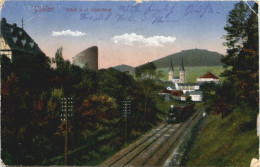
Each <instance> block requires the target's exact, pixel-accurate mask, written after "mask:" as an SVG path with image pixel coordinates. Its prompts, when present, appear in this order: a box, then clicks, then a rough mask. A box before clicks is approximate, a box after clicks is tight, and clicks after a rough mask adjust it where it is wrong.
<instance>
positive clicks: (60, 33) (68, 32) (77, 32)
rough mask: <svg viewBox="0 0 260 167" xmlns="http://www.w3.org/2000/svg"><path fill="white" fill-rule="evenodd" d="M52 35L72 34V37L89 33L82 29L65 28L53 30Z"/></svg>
mask: <svg viewBox="0 0 260 167" xmlns="http://www.w3.org/2000/svg"><path fill="white" fill-rule="evenodd" d="M51 35H52V36H54V37H58V36H72V37H81V36H84V35H87V34H86V33H83V32H80V31H77V30H76V31H71V30H63V31H52V33H51Z"/></svg>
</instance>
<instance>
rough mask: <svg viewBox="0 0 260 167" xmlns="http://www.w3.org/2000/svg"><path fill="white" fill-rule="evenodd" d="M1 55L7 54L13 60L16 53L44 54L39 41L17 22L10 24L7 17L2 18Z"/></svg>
mask: <svg viewBox="0 0 260 167" xmlns="http://www.w3.org/2000/svg"><path fill="white" fill-rule="evenodd" d="M0 24H1V34H0V41H1V43H0V55H5V56H7V57H8V58H9V59H10V60H11V62H13V61H14V58H15V56H16V55H21V54H26V55H38V54H44V53H43V52H42V51H41V49H40V48H39V47H38V45H37V43H35V42H34V40H33V39H32V38H31V37H30V36H29V35H28V34H27V33H26V31H25V30H24V29H23V24H22V27H18V26H17V24H16V23H14V24H8V23H7V21H6V19H5V18H2V19H1V23H0Z"/></svg>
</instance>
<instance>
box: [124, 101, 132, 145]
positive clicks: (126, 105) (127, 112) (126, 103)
mask: <svg viewBox="0 0 260 167" xmlns="http://www.w3.org/2000/svg"><path fill="white" fill-rule="evenodd" d="M130 115H131V100H128V99H127V100H123V111H122V116H123V117H124V118H125V143H126V142H127V117H128V116H130Z"/></svg>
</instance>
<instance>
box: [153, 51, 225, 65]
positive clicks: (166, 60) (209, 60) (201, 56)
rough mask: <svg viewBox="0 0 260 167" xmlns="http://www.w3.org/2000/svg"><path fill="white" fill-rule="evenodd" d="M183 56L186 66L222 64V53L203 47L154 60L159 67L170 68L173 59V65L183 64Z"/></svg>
mask: <svg viewBox="0 0 260 167" xmlns="http://www.w3.org/2000/svg"><path fill="white" fill-rule="evenodd" d="M182 56H183V63H184V66H186V67H187V66H220V65H222V63H221V61H220V59H221V57H222V55H221V54H219V53H217V52H211V51H208V50H202V49H191V50H184V51H181V52H179V53H174V54H171V55H169V56H166V57H163V58H161V59H158V60H154V61H152V62H153V63H154V64H155V65H156V67H157V68H168V67H169V65H170V62H171V60H172V64H173V67H176V66H177V67H179V66H180V65H181V59H182Z"/></svg>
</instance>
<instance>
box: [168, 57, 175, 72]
mask: <svg viewBox="0 0 260 167" xmlns="http://www.w3.org/2000/svg"><path fill="white" fill-rule="evenodd" d="M169 71H174V68H173V65H172V59H171V63H170V66H169Z"/></svg>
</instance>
